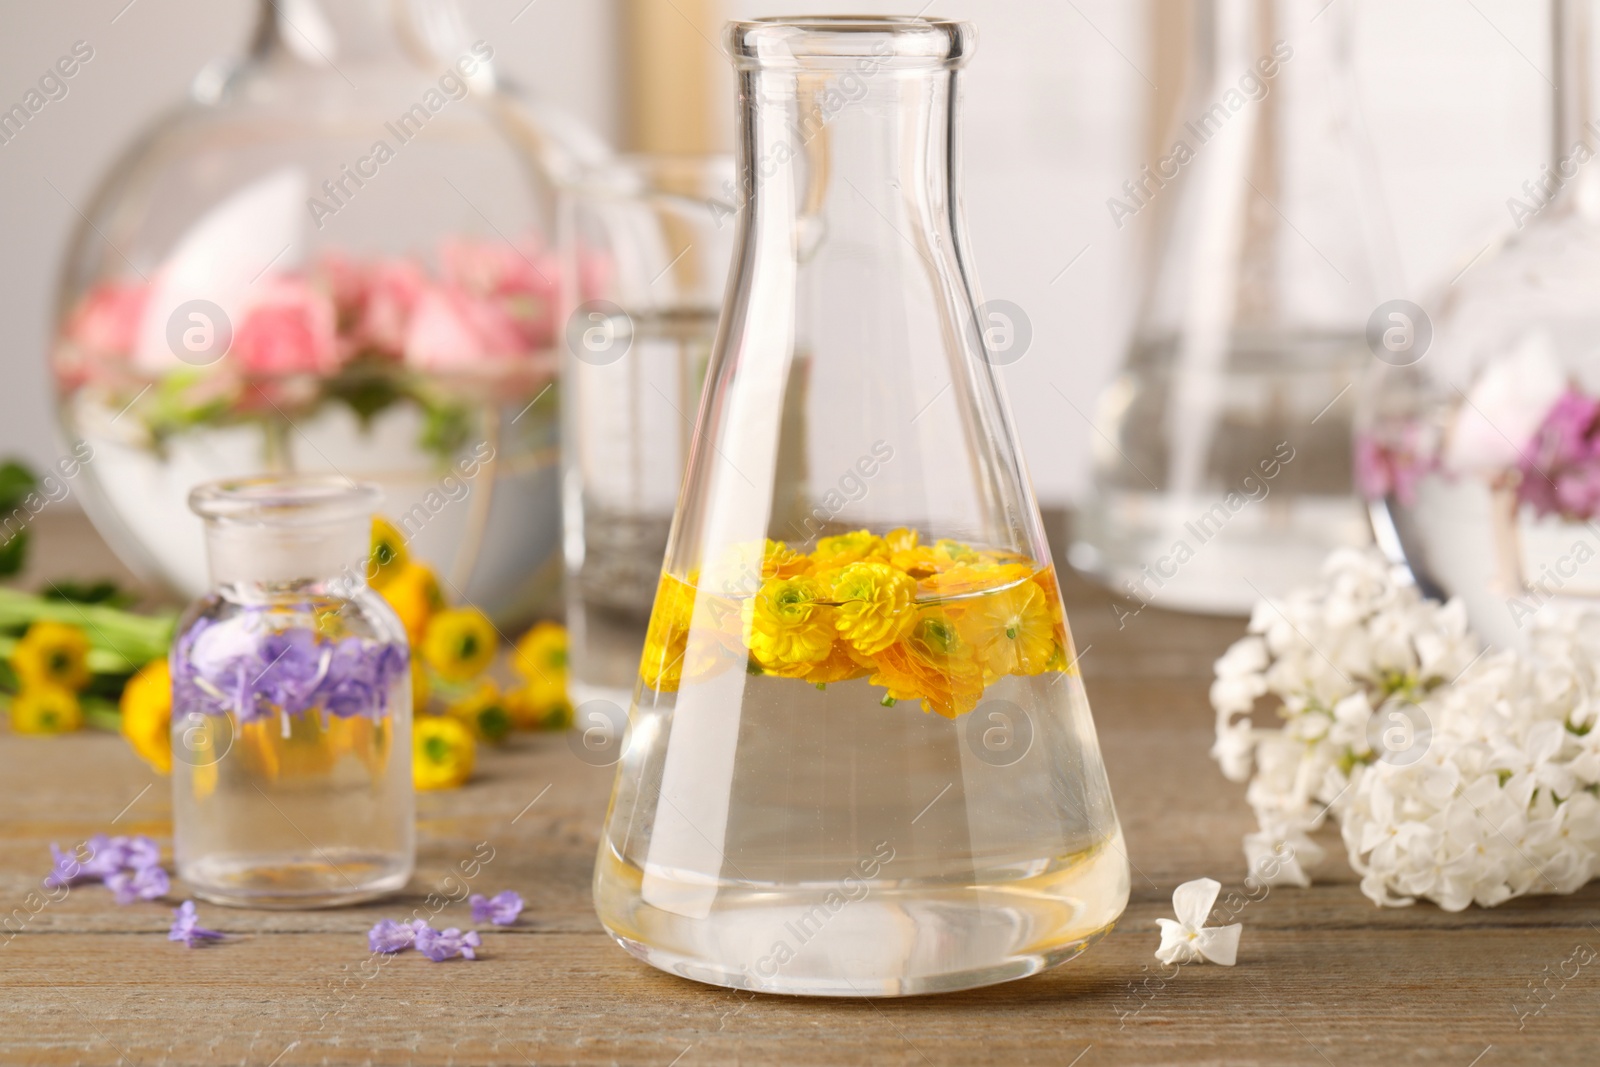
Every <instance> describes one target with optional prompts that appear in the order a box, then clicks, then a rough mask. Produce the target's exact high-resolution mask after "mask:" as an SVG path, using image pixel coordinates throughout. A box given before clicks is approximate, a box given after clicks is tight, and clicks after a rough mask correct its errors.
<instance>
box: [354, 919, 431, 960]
mask: <svg viewBox="0 0 1600 1067" xmlns="http://www.w3.org/2000/svg"><path fill="white" fill-rule="evenodd" d="M427 928H428V924H427V923H425V922H423V921H422V920H421V919H413V920H411V921H410V922H408V923H401V922H395V921H394V920H393V919H384V920H383V921H382V922H380V923H378V925H377V926H374V927H373V928H372V929H371V930H368V931H367V947H368V948H369V949H371V950H372V951H373V952H385V953H395V952H404V951H405V950H406V949H408V948H411V947H412V946H413V945H415V944H416V941H417V935H418V934H420V933H421V932H422V931H423V930H426V929H427Z"/></svg>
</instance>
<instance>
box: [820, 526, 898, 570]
mask: <svg viewBox="0 0 1600 1067" xmlns="http://www.w3.org/2000/svg"><path fill="white" fill-rule="evenodd" d="M869 559H870V560H877V561H878V562H880V563H887V562H888V561H889V543H888V542H887V541H885V540H884V539H883V538H881V537H879V536H878V535H877V534H874V533H872V532H871V531H870V530H856V531H855V532H853V533H844V534H838V535H837V536H834V537H824V538H822V539H821V540H820V541H818V542H817V547H816V548H814V549H812V550H811V562H812V564H813V569H814V570H816V571H823V570H828V569H831V568H833V567H843V566H845V565H847V564H850V563H860V562H861V561H862V560H869Z"/></svg>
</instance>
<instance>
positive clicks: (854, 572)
mask: <svg viewBox="0 0 1600 1067" xmlns="http://www.w3.org/2000/svg"><path fill="white" fill-rule="evenodd" d="M832 579H833V580H832V583H831V589H830V593H831V595H832V598H833V600H835V601H836V602H837V603H838V605H839V606H838V608H837V610H836V611H835V613H834V622H833V625H834V628H835V629H837V630H838V631H839V636H840V637H842V638H844V639H845V640H846V641H848V642H849V643H850V647H851V648H853V649H855V650H856V651H857V652H860V653H862V654H863V655H867V656H875V655H877V654H878V653H879V652H882V651H883V650H884V649H886V648H888V647H889V646H890V645H892V644H894V643H895V642H896V641H898V640H900V639H901V638H902V637H904V636H905V635H906V634H907V633H908V632H909V631H910V630H911V627H912V625H913V624H914V623H915V622H916V614H915V613H914V612H913V611H912V610H911V607H912V602H913V601H914V600H916V597H917V583H916V581H915V580H914V579H913V578H911V577H909V576H907V575H906V574H904V573H903V572H901V571H897V570H895V569H894V568H893V567H891V566H889V565H888V564H886V563H852V564H850V565H849V566H847V567H844V568H843V569H841V570H839V571H838V572H836V573H835V574H833V575H832Z"/></svg>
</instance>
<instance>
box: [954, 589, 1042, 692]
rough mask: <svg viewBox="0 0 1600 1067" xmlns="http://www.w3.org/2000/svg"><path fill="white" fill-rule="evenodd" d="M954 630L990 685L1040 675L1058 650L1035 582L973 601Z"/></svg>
mask: <svg viewBox="0 0 1600 1067" xmlns="http://www.w3.org/2000/svg"><path fill="white" fill-rule="evenodd" d="M957 626H958V627H959V629H960V630H961V635H962V636H963V637H964V638H965V639H966V641H967V643H968V644H970V645H971V646H972V648H973V649H974V650H975V653H976V655H977V658H978V661H979V662H980V663H981V664H982V665H983V669H984V673H985V675H986V676H987V677H989V678H990V679H991V680H992V679H994V678H999V677H1000V676H1002V675H1006V674H1042V673H1044V671H1045V670H1047V669H1048V668H1049V665H1050V661H1051V659H1052V658H1053V657H1054V656H1055V654H1056V649H1057V648H1058V647H1059V646H1058V642H1057V626H1056V620H1055V616H1054V615H1053V614H1052V613H1051V611H1050V603H1049V601H1048V599H1047V598H1046V597H1045V593H1044V590H1043V589H1041V588H1040V587H1039V584H1038V583H1037V582H1032V581H1023V582H1018V583H1017V584H1015V585H1012V586H1010V587H1008V588H1005V589H1000V590H996V591H995V592H993V593H988V594H986V595H983V596H975V597H972V598H971V599H970V600H969V601H968V602H967V604H966V606H965V610H964V611H963V612H962V613H961V616H960V618H959V620H958V621H957Z"/></svg>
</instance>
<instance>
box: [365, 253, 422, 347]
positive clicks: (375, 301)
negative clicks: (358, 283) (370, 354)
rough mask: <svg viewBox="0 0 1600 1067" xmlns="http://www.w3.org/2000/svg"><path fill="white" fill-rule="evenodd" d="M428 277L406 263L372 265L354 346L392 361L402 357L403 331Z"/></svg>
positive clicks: (390, 262)
mask: <svg viewBox="0 0 1600 1067" xmlns="http://www.w3.org/2000/svg"><path fill="white" fill-rule="evenodd" d="M427 288H428V276H427V275H426V274H424V273H423V271H422V268H421V267H419V266H418V265H417V264H416V263H415V262H413V261H412V260H409V259H388V260H382V261H380V262H378V263H375V264H374V265H373V267H372V272H371V274H370V275H369V276H368V278H367V292H366V303H365V305H364V306H363V307H362V309H361V316H360V318H359V319H357V320H356V324H355V331H354V333H355V341H356V344H357V345H359V346H362V347H366V348H376V349H378V350H379V351H380V352H382V353H383V354H384V355H386V356H391V357H393V358H395V359H398V358H400V357H401V356H402V355H404V354H405V348H406V331H407V329H408V328H409V326H410V324H411V315H412V313H413V312H414V311H415V310H416V306H417V301H419V300H420V299H422V294H423V293H424V292H426V291H427Z"/></svg>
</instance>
